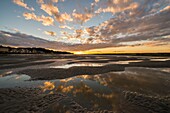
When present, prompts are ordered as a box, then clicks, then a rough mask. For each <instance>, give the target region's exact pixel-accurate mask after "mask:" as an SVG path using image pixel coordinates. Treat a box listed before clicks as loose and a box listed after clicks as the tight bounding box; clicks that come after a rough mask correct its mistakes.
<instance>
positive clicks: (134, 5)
mask: <svg viewBox="0 0 170 113" xmlns="http://www.w3.org/2000/svg"><path fill="white" fill-rule="evenodd" d="M115 2H116V3H115ZM114 3H115V4H120V3H119V2H118V0H117V1H114ZM138 6H139V5H138V3H135V2H134V3H130V4H129V5H127V4H126V5H124V6H122V7H119V6H117V7H115V6H114V5H113V6H108V7H107V8H99V9H98V10H97V11H95V13H101V12H104V13H105V12H110V13H118V12H123V11H126V10H134V9H137V8H138Z"/></svg>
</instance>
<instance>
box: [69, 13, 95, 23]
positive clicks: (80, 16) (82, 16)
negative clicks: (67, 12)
mask: <svg viewBox="0 0 170 113" xmlns="http://www.w3.org/2000/svg"><path fill="white" fill-rule="evenodd" d="M72 15H73V17H74V19H75V20H76V21H77V22H79V23H81V24H82V23H84V22H87V21H88V20H90V19H91V18H92V17H93V14H90V13H87V14H81V13H75V12H74V13H73V14H72Z"/></svg>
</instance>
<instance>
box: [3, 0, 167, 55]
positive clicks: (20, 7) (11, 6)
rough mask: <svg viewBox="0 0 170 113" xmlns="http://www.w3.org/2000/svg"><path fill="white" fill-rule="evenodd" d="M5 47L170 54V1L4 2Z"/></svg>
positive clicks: (11, 0) (19, 0) (12, 0)
mask: <svg viewBox="0 0 170 113" xmlns="http://www.w3.org/2000/svg"><path fill="white" fill-rule="evenodd" d="M0 44H1V45H11V46H29V47H44V48H49V49H55V50H62V51H77V52H83V53H115V52H116V53H130V52H170V0H1V1H0Z"/></svg>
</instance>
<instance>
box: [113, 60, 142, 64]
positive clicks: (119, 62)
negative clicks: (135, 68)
mask: <svg viewBox="0 0 170 113" xmlns="http://www.w3.org/2000/svg"><path fill="white" fill-rule="evenodd" d="M142 61H143V60H128V61H117V62H110V63H111V64H129V63H132V62H142Z"/></svg>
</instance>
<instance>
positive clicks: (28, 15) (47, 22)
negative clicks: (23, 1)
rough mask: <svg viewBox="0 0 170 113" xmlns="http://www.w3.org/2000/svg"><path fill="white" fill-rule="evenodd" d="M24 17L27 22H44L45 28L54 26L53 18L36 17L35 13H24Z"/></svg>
mask: <svg viewBox="0 0 170 113" xmlns="http://www.w3.org/2000/svg"><path fill="white" fill-rule="evenodd" d="M23 16H24V17H25V19H26V20H31V19H32V20H35V21H38V22H42V24H43V25H44V26H50V25H53V24H54V19H53V18H51V17H45V16H44V15H41V16H36V15H35V14H34V13H24V14H23Z"/></svg>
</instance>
